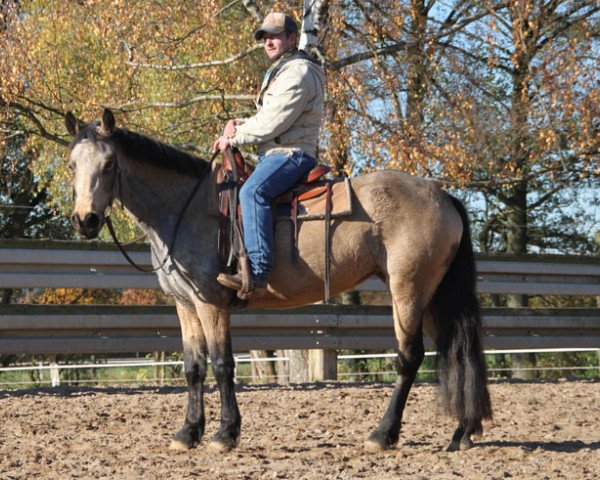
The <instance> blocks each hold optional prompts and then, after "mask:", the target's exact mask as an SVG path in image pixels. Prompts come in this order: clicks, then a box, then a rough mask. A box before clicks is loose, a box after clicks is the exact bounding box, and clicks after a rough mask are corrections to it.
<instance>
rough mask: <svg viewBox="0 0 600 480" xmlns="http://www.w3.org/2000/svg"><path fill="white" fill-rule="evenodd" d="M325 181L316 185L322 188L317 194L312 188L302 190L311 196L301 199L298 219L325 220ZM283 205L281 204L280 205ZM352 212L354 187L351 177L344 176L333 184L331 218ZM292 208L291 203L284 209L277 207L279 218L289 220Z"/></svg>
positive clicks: (318, 188) (315, 187)
mask: <svg viewBox="0 0 600 480" xmlns="http://www.w3.org/2000/svg"><path fill="white" fill-rule="evenodd" d="M323 185H324V183H323V182H318V183H317V184H316V185H315V186H314V187H312V188H314V189H315V190H320V193H319V194H318V195H316V196H311V195H310V193H309V194H308V195H306V194H307V193H308V192H311V193H312V189H307V190H304V189H303V190H302V191H301V194H302V195H306V196H308V197H310V198H306V199H305V200H300V201H299V202H298V220H323V219H325V201H326V198H327V195H326V194H325V189H324V188H323ZM280 206H281V205H280ZM351 213H352V189H351V186H350V179H349V178H344V179H343V180H337V181H335V182H334V183H333V185H332V195H331V218H337V217H343V216H345V215H350V214H351ZM289 218H290V208H289V204H287V205H286V206H285V208H284V209H282V208H278V209H277V219H278V220H283V219H286V220H289Z"/></svg>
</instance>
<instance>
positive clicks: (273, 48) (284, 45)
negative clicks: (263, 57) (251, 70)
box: [263, 32, 296, 62]
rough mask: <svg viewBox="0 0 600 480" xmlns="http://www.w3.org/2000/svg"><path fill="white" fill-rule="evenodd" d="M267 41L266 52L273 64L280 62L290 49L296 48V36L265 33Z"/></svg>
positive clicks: (264, 37) (293, 34) (292, 34)
mask: <svg viewBox="0 0 600 480" xmlns="http://www.w3.org/2000/svg"><path fill="white" fill-rule="evenodd" d="M263 40H264V41H265V52H266V53H267V57H269V60H271V62H274V61H276V60H278V59H279V58H280V57H281V56H282V55H283V54H284V53H285V52H287V51H288V50H289V49H290V48H293V47H295V46H296V34H295V33H287V32H281V33H278V34H277V35H272V34H270V33H265V34H264V35H263Z"/></svg>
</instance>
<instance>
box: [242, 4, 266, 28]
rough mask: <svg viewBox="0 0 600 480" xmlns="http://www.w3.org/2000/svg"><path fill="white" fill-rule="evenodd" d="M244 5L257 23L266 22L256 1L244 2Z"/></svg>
mask: <svg viewBox="0 0 600 480" xmlns="http://www.w3.org/2000/svg"><path fill="white" fill-rule="evenodd" d="M242 3H243V4H244V8H246V10H247V11H248V13H249V14H250V16H251V17H253V18H254V19H255V20H256V21H257V22H261V23H262V21H263V20H264V18H265V17H264V16H263V14H262V13H260V10H259V9H258V6H257V5H256V2H255V1H254V0H242Z"/></svg>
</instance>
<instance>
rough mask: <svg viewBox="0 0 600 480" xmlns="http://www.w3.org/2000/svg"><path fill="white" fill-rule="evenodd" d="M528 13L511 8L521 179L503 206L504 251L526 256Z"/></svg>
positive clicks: (515, 361)
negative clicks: (504, 209) (504, 220)
mask: <svg viewBox="0 0 600 480" xmlns="http://www.w3.org/2000/svg"><path fill="white" fill-rule="evenodd" d="M528 14H529V11H528V9H527V8H526V6H522V5H517V4H515V5H514V6H513V7H512V11H511V15H512V27H513V42H514V44H515V53H514V65H515V73H514V74H513V79H512V80H513V90H512V102H511V114H510V121H511V137H510V140H511V142H512V154H511V156H512V158H511V159H510V161H511V163H512V164H513V165H512V166H513V168H514V171H515V172H516V174H517V175H521V176H522V178H523V180H522V181H520V182H519V183H517V184H515V185H514V186H512V187H510V189H509V191H508V195H507V197H506V201H505V203H506V207H507V232H506V235H507V237H506V238H507V242H506V251H507V252H508V253H513V254H517V255H522V254H524V253H527V243H528V235H527V225H528V221H527V220H528V219H527V213H528V212H527V189H528V182H527V180H526V179H525V177H526V175H527V174H528V172H529V153H530V148H531V139H530V138H529V122H528V120H529V110H530V95H529V83H530V80H531V74H530V73H531V60H532V58H533V52H534V49H535V40H534V35H533V31H532V29H531V22H529V21H528ZM507 305H508V307H512V308H521V307H526V306H527V305H528V298H527V296H526V295H509V296H508V298H507ZM511 361H512V366H513V367H515V368H517V369H519V368H531V367H534V366H535V354H513V355H511ZM512 375H513V377H514V378H520V379H531V378H534V377H535V373H534V372H533V371H519V370H515V371H513V373H512Z"/></svg>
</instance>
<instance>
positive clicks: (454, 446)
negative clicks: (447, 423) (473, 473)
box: [446, 439, 473, 452]
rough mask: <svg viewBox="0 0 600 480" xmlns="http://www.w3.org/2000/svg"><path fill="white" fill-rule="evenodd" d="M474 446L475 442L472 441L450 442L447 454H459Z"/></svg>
mask: <svg viewBox="0 0 600 480" xmlns="http://www.w3.org/2000/svg"><path fill="white" fill-rule="evenodd" d="M472 446H473V442H472V441H471V439H467V440H460V441H459V440H452V441H451V442H450V445H448V448H446V451H447V452H458V451H465V450H469V448H471V447H472Z"/></svg>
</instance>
